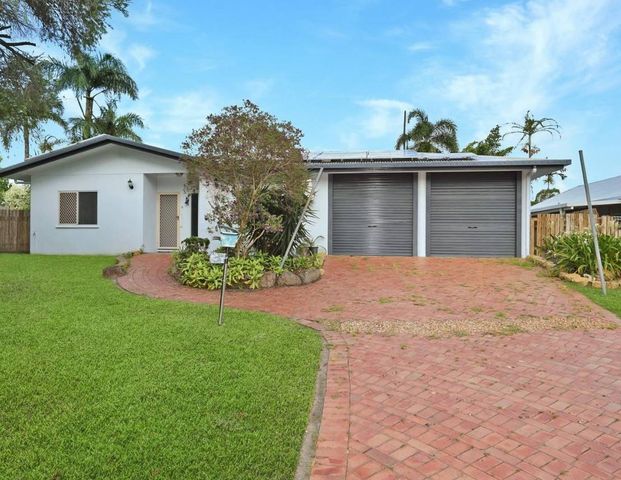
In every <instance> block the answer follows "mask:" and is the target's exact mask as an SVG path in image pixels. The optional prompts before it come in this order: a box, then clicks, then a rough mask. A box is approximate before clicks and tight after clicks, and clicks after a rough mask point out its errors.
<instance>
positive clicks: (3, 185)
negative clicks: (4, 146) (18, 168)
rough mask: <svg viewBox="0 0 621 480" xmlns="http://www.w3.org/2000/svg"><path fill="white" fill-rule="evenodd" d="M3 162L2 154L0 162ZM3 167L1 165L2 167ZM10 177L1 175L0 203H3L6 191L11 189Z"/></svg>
mask: <svg viewBox="0 0 621 480" xmlns="http://www.w3.org/2000/svg"><path fill="white" fill-rule="evenodd" d="M1 163H2V157H1V156H0V164H1ZM0 168H1V167H0ZM9 187H10V185H9V179H8V178H4V177H0V205H2V204H3V203H2V202H3V199H4V193H5V192H6V191H7V190H8V189H9Z"/></svg>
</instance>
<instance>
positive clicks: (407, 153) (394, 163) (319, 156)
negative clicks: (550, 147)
mask: <svg viewBox="0 0 621 480" xmlns="http://www.w3.org/2000/svg"><path fill="white" fill-rule="evenodd" d="M307 162H308V164H309V165H310V168H311V169H314V170H318V169H320V168H324V169H338V170H351V169H389V168H390V169H394V168H408V169H436V168H438V169H447V168H451V169H453V168H460V169H461V168H472V169H480V168H507V169H516V168H518V169H519V168H532V167H543V169H545V171H544V172H540V173H541V174H543V173H546V172H551V171H554V170H558V169H560V168H563V167H565V166H567V165H570V164H571V160H567V159H562V160H551V159H535V158H513V157H493V156H483V155H475V154H472V153H466V152H461V153H422V152H415V151H412V150H387V151H379V152H369V151H361V152H312V153H311V154H310V155H309V158H308V161H307Z"/></svg>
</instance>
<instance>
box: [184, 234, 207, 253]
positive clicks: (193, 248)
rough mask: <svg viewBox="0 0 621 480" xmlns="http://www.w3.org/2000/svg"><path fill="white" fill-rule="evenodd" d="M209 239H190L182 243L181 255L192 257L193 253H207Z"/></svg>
mask: <svg viewBox="0 0 621 480" xmlns="http://www.w3.org/2000/svg"><path fill="white" fill-rule="evenodd" d="M208 249H209V239H208V238H202V237H188V238H186V239H185V240H183V241H182V242H181V253H183V254H185V255H187V256H190V255H192V254H193V253H207V250H208Z"/></svg>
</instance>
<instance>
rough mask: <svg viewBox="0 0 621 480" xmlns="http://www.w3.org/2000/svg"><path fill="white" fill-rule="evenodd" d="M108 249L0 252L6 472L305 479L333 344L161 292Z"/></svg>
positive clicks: (284, 323) (0, 470)
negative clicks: (155, 293)
mask: <svg viewBox="0 0 621 480" xmlns="http://www.w3.org/2000/svg"><path fill="white" fill-rule="evenodd" d="M112 262H113V259H111V258H105V257H46V256H34V255H33V256H28V255H9V254H0V342H1V344H0V347H1V348H0V478H2V479H5V478H6V479H17V478H19V479H54V480H61V479H62V480H65V479H84V478H89V479H96V478H106V479H112V478H113V479H127V478H133V479H149V478H157V479H183V478H188V479H200V478H210V479H244V478H247V479H257V478H269V479H277V478H283V479H284V478H287V479H289V478H292V477H293V474H294V472H295V468H296V464H297V460H298V452H299V448H300V445H301V442H302V437H303V434H304V430H305V426H306V422H307V417H308V413H309V411H310V406H311V403H312V398H313V394H314V384H315V378H316V372H317V368H318V364H319V354H320V350H321V341H320V338H319V336H318V335H317V334H316V333H315V332H313V331H310V330H307V329H305V328H303V327H300V326H298V325H296V324H294V323H293V322H291V321H288V320H285V319H281V318H278V317H274V316H270V315H266V314H259V313H247V312H240V311H227V312H226V313H227V314H226V325H225V326H224V327H218V326H217V325H216V315H217V309H216V308H214V307H211V306H203V305H191V304H184V303H179V302H169V301H159V300H153V299H148V298H143V297H138V296H135V295H132V294H129V293H126V292H123V291H121V290H120V289H119V288H118V287H116V285H114V283H112V282H111V281H109V280H105V279H103V278H102V277H101V270H102V268H103V267H104V266H106V265H109V264H111V263H112Z"/></svg>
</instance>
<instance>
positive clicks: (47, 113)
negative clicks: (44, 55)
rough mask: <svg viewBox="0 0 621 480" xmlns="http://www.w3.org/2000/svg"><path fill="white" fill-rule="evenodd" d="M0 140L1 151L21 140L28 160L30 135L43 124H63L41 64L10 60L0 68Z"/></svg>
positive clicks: (58, 101) (59, 105)
mask: <svg viewBox="0 0 621 480" xmlns="http://www.w3.org/2000/svg"><path fill="white" fill-rule="evenodd" d="M0 77H2V78H4V79H5V81H4V82H3V83H2V85H0V138H1V140H2V144H3V145H4V148H6V149H8V148H10V146H11V144H12V143H13V142H14V141H15V140H16V139H17V138H18V137H21V138H22V139H23V142H24V158H28V157H30V143H31V137H32V136H35V137H36V136H39V135H40V134H41V126H42V124H44V123H45V122H47V121H53V122H56V123H58V124H59V125H61V126H63V127H64V125H65V122H64V120H63V118H62V114H63V104H62V101H61V99H60V96H59V93H60V90H59V88H58V86H57V85H56V83H55V82H54V80H53V78H52V77H51V73H50V71H49V69H48V68H47V65H46V63H45V62H36V63H34V64H29V63H27V62H25V61H24V60H22V59H20V58H17V57H15V58H12V59H11V60H10V61H9V62H8V63H6V64H4V65H3V68H1V69H0Z"/></svg>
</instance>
